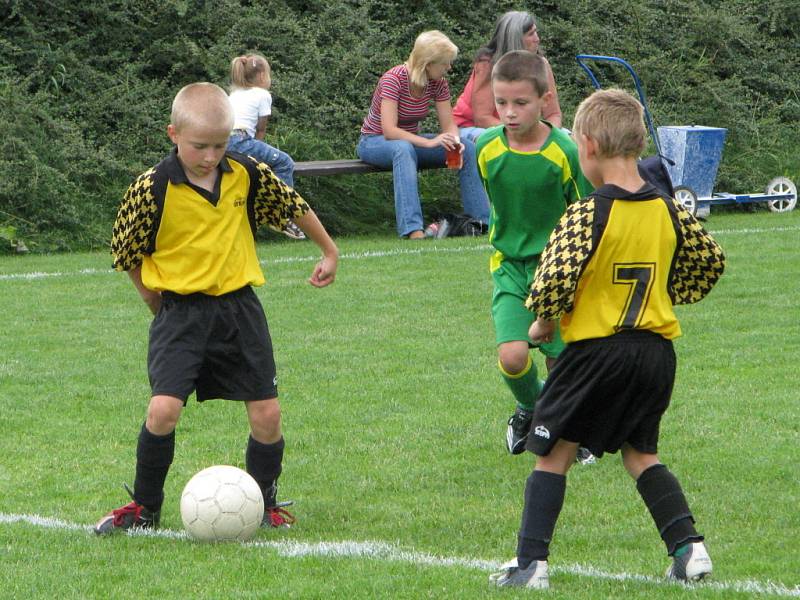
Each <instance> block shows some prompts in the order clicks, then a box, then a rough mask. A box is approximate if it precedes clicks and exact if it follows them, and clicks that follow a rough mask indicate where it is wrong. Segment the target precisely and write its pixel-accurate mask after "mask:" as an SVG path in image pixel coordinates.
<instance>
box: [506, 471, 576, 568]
mask: <svg viewBox="0 0 800 600" xmlns="http://www.w3.org/2000/svg"><path fill="white" fill-rule="evenodd" d="M566 490H567V478H566V476H565V475H559V474H557V473H548V472H547V471H534V472H533V473H531V475H530V477H528V481H527V483H526V484H525V508H524V509H523V511H522V525H521V526H520V529H519V538H518V541H517V564H518V565H519V567H520V568H521V569H526V568H528V566H530V564H531V563H532V562H533V561H534V560H547V556H548V555H549V554H550V540H551V539H552V538H553V530H554V529H555V528H556V521H557V520H558V515H559V514H560V513H561V507H562V506H564V494H565V492H566Z"/></svg>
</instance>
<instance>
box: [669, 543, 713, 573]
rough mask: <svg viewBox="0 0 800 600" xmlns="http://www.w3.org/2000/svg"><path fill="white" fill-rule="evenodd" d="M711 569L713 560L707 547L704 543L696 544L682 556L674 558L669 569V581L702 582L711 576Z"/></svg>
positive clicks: (691, 545)
mask: <svg viewBox="0 0 800 600" xmlns="http://www.w3.org/2000/svg"><path fill="white" fill-rule="evenodd" d="M711 569H712V566H711V558H710V557H709V556H708V552H707V551H706V547H705V545H704V544H703V542H694V543H691V544H689V546H688V548H687V549H686V551H685V552H683V553H682V554H681V555H680V556H673V557H672V564H671V565H670V566H669V568H668V569H667V579H675V580H677V581H700V580H701V579H703V578H704V577H708V576H709V575H711Z"/></svg>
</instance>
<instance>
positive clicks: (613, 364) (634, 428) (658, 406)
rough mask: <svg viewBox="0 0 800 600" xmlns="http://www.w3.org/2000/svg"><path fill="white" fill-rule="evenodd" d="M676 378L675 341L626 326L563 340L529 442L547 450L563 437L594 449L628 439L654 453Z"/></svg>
mask: <svg viewBox="0 0 800 600" xmlns="http://www.w3.org/2000/svg"><path fill="white" fill-rule="evenodd" d="M674 381H675V351H674V350H673V348H672V342H671V341H670V340H667V339H664V338H663V337H661V336H660V335H657V334H655V333H651V332H649V331H623V332H620V333H618V334H616V335H613V336H611V337H607V338H597V339H591V340H581V341H580V342H574V343H572V344H567V347H566V349H565V350H564V352H562V353H561V356H560V357H559V358H558V359H557V361H556V364H555V365H554V367H553V370H552V371H551V372H550V375H549V376H548V377H547V381H546V383H545V386H544V389H543V390H542V395H541V396H540V398H539V400H538V401H537V402H536V408H535V411H534V415H533V422H532V424H531V433H530V435H529V436H528V442H527V446H526V447H527V449H528V450H530V451H531V452H533V453H535V454H538V455H539V456H545V455H547V454H549V453H550V450H551V449H552V448H553V446H554V445H555V443H556V441H557V440H558V439H559V438H561V439H564V440H566V441H569V442H577V443H579V444H580V445H581V446H584V447H586V448H588V449H589V450H591V451H592V454H594V455H595V456H602V455H603V453H604V452H612V453H613V452H616V451H617V450H619V449H620V448H621V447H622V444H624V443H626V442H627V443H628V444H630V445H631V446H633V447H634V448H635V449H636V450H638V451H640V452H645V453H647V454H655V453H656V452H657V451H658V431H659V425H660V424H661V416H662V415H663V414H664V411H665V410H667V407H668V406H669V401H670V397H671V395H672V385H673V383H674Z"/></svg>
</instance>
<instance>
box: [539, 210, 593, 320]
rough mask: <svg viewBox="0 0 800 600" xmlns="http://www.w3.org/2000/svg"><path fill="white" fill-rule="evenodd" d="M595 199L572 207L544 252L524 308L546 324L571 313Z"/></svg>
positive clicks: (587, 248) (588, 242)
mask: <svg viewBox="0 0 800 600" xmlns="http://www.w3.org/2000/svg"><path fill="white" fill-rule="evenodd" d="M593 223H594V199H593V198H591V197H589V198H587V199H585V200H582V201H581V202H576V203H575V204H571V205H570V206H569V207H568V208H567V212H565V213H564V215H563V216H562V217H561V220H560V221H559V222H558V225H556V228H555V229H554V230H553V233H552V234H551V235H550V240H549V241H548V242H547V246H545V248H544V252H543V253H542V258H541V260H540V261H539V267H538V268H537V269H536V277H535V278H534V280H533V284H532V285H531V291H530V295H529V296H528V299H527V300H526V301H525V307H526V308H527V309H528V310H530V311H533V312H535V313H536V315H537V317H538V318H540V319H542V320H546V321H555V320H557V319H558V318H559V317H561V315H563V314H564V313H568V312H569V311H571V310H572V306H573V304H574V302H575V291H576V289H577V287H578V279H579V278H580V275H581V273H582V272H583V267H584V265H585V263H586V261H587V260H588V259H589V257H590V256H591V252H592V226H593Z"/></svg>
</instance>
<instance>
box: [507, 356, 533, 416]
mask: <svg viewBox="0 0 800 600" xmlns="http://www.w3.org/2000/svg"><path fill="white" fill-rule="evenodd" d="M497 366H498V368H499V369H500V373H501V374H502V376H503V380H504V381H505V382H506V385H507V386H508V388H509V389H510V390H511V393H512V394H514V399H515V400H516V401H517V406H519V407H520V408H522V409H524V410H527V411H532V410H533V406H534V404H536V399H537V398H538V397H539V393H540V392H541V391H542V382H541V381H539V374H538V373H537V371H536V365H534V364H533V359H532V358H531V356H530V355H528V364H527V365H526V366H525V368H524V369H522V371H520V372H519V373H509V372H508V371H506V370H505V369H504V368H503V365H501V364H500V362H499V361H498V363H497Z"/></svg>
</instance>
